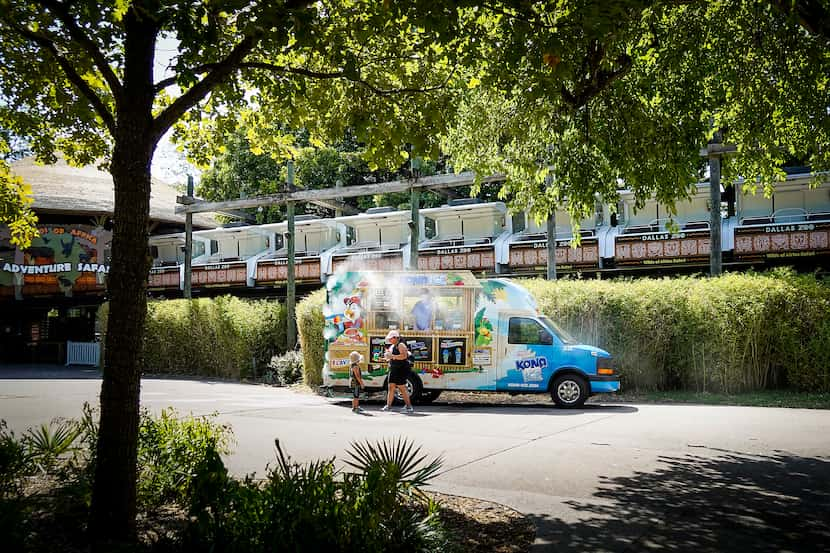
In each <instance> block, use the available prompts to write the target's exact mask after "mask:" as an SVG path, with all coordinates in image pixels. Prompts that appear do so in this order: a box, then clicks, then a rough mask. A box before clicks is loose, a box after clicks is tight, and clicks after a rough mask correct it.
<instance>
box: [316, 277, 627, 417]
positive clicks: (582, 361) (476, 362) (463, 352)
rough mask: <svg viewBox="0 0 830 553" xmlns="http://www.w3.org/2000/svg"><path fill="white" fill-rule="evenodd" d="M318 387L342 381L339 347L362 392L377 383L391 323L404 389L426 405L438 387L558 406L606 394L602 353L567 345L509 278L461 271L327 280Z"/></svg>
mask: <svg viewBox="0 0 830 553" xmlns="http://www.w3.org/2000/svg"><path fill="white" fill-rule="evenodd" d="M326 288H327V304H326V306H325V307H324V311H323V312H324V315H325V330H324V336H325V342H326V354H325V364H324V367H323V380H324V385H325V386H327V387H330V388H332V389H342V388H345V387H347V386H348V385H349V353H351V352H352V351H357V352H359V353H361V354H362V355H363V358H364V363H363V365H362V366H361V372H362V373H363V379H364V382H365V384H366V388H367V390H368V391H370V392H372V391H380V390H383V389H385V388H386V378H387V373H388V364H387V363H386V362H385V361H384V359H383V353H384V349H385V347H387V344H386V343H385V338H386V335H387V333H388V332H389V331H390V330H393V329H394V330H397V331H398V332H399V333H400V335H401V342H403V343H405V344H406V347H407V348H408V349H409V351H410V353H411V354H412V355H411V357H410V360H412V361H414V363H413V370H412V371H411V373H410V375H409V377H408V380H407V388H408V391H409V392H410V394H411V396H412V397H413V399H414V400H415V401H416V402H420V403H427V402H430V401H432V400H434V399H435V398H437V397H438V395H439V394H440V393H441V392H442V391H443V390H465V391H491V392H508V393H523V394H524V393H549V394H550V395H551V397H552V398H553V401H554V402H555V403H556V404H557V405H558V406H560V407H579V406H581V405H582V404H583V403H584V402H585V400H586V399H588V397H589V396H590V395H593V394H597V393H602V392H616V391H618V390H619V389H620V379H619V375H618V374H617V373H616V371H615V369H614V364H613V361H612V359H611V356H610V355H609V354H608V353H607V352H606V351H604V350H601V349H599V348H596V347H593V346H588V345H584V344H579V343H577V342H576V341H575V340H574V339H573V338H572V337H570V336H569V335H568V334H567V333H566V332H564V331H563V330H562V329H560V328H559V327H558V326H557V325H556V323H554V322H553V321H551V320H550V319H549V318H548V317H546V316H544V315H542V314H541V313H539V310H538V309H537V308H536V301H535V300H534V299H533V297H532V296H531V295H530V293H529V292H528V291H527V290H525V289H524V288H522V287H521V286H519V285H518V284H515V283H514V282H511V281H509V280H505V279H486V280H478V279H476V278H475V277H474V276H473V274H472V273H470V272H469V271H456V272H426V271H424V272H371V271H352V272H341V273H338V274H335V275H332V276H331V277H329V279H328V281H327V285H326Z"/></svg>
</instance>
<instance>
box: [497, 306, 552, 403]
mask: <svg viewBox="0 0 830 553" xmlns="http://www.w3.org/2000/svg"><path fill="white" fill-rule="evenodd" d="M498 353H499V355H500V357H501V359H500V361H499V363H498V370H497V376H496V389H497V390H502V391H515V392H519V391H527V392H533V391H539V390H541V391H544V390H546V389H547V381H548V378H550V374H551V372H552V366H551V365H552V361H553V359H555V357H556V346H555V345H554V339H553V336H551V334H550V332H549V331H548V330H547V329H546V328H545V327H544V326H542V324H541V323H540V322H539V321H537V320H536V319H535V318H534V317H533V316H531V315H528V314H527V313H515V314H513V313H503V317H501V318H500V319H499V352H498Z"/></svg>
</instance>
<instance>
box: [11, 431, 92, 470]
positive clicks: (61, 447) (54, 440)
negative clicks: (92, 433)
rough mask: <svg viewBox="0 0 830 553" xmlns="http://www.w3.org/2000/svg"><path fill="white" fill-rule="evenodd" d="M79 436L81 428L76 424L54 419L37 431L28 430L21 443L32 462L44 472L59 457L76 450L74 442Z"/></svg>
mask: <svg viewBox="0 0 830 553" xmlns="http://www.w3.org/2000/svg"><path fill="white" fill-rule="evenodd" d="M80 434H81V427H80V426H79V425H78V424H77V423H76V422H74V421H71V420H61V419H56V420H54V421H52V422H51V423H50V424H41V425H40V426H39V427H38V428H37V429H31V428H30V429H29V430H28V431H27V432H26V435H25V436H24V437H23V443H24V445H25V447H26V449H27V451H28V453H29V455H30V456H31V458H32V459H33V460H34V462H35V463H36V464H37V465H38V466H39V467H40V469H41V470H42V471H44V472H46V471H48V470H49V468H51V467H52V466H54V464H55V463H56V462H57V460H58V459H59V458H60V457H61V456H63V455H65V454H67V453H72V452H74V451H76V450H77V449H78V448H77V446H76V445H75V440H77V438H78V436H80Z"/></svg>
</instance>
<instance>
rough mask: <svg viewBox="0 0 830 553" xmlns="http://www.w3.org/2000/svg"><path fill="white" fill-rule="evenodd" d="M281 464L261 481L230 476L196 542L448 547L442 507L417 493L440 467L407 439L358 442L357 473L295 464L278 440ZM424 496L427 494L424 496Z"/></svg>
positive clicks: (243, 546) (249, 547)
mask: <svg viewBox="0 0 830 553" xmlns="http://www.w3.org/2000/svg"><path fill="white" fill-rule="evenodd" d="M277 454H278V455H277V465H276V466H275V467H274V468H271V469H269V471H268V474H267V478H266V479H265V481H264V482H263V483H258V482H254V481H253V479H251V478H247V479H245V480H244V481H241V482H240V481H228V487H227V488H226V489H225V490H223V491H222V493H220V494H217V496H216V501H215V503H213V504H211V505H209V506H206V507H208V508H204V509H202V511H201V512H200V513H199V514H197V524H196V527H195V528H194V530H195V531H194V534H193V536H191V540H192V543H190V544H189V546H190V547H191V548H193V549H199V548H201V547H204V546H206V545H207V544H209V546H210V548H211V549H212V550H214V551H245V552H260V551H262V552H265V551H273V550H277V549H279V548H280V547H281V546H284V544H291V550H292V551H296V552H305V551H308V552H314V551H340V552H345V551H355V552H358V551H360V552H365V553H381V552H394V551H401V552H403V551H407V552H409V551H436V552H437V551H445V550H446V546H447V540H446V537H445V535H444V532H443V531H442V528H441V526H440V523H439V521H438V519H437V516H436V515H437V506H436V505H435V504H434V503H432V502H428V501H427V502H425V503H423V504H424V506H425V507H426V514H425V515H423V514H420V513H419V511H418V510H416V509H413V508H412V504H411V503H409V502H407V501H406V499H407V498H409V499H411V498H413V497H415V495H416V494H415V493H414V492H416V491H419V487H420V486H422V485H424V484H426V483H427V482H428V481H429V479H430V478H431V477H433V476H434V475H435V474H436V473H437V471H438V469H439V468H440V465H441V461H440V460H433V461H430V462H426V463H424V457H423V456H422V455H421V454H420V450H419V449H418V448H414V447H413V446H412V445H411V444H410V443H408V442H406V441H397V442H394V443H383V444H378V445H371V444H361V445H358V444H354V445H353V451H352V454H351V455H352V466H353V467H355V468H357V469H358V472H356V473H339V472H338V471H337V470H336V469H335V466H334V461H333V460H326V461H316V462H312V463H308V464H305V465H300V464H296V463H292V462H291V461H290V459H289V458H287V457H286V456H285V455H284V454H283V452H282V449H281V448H280V446H279V442H277ZM418 497H422V496H418Z"/></svg>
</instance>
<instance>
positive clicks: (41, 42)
mask: <svg viewBox="0 0 830 553" xmlns="http://www.w3.org/2000/svg"><path fill="white" fill-rule="evenodd" d="M7 24H8V25H9V26H10V27H11V28H12V29H13V30H14V31H16V32H17V34H19V35H20V36H22V37H23V38H25V39H28V40H30V41H32V42H34V43H35V44H37V45H38V46H40V47H41V48H43V49H44V50H46V51H47V52H49V53H50V54H51V55H52V57H54V58H55V61H57V62H58V65H60V67H61V69H63V72H64V73H65V74H66V78H67V79H69V81H70V82H71V83H72V84H73V85H75V87H76V88H77V89H78V90H79V91H80V93H81V94H82V95H83V96H84V97H86V99H87V100H89V103H90V104H92V107H93V109H94V110H95V112H96V113H97V114H98V116H99V117H101V119H102V120H103V121H104V124H105V125H106V126H107V129H108V130H109V132H110V134H111V135H112V136H115V118H114V117H113V115H112V113H110V111H109V109H108V108H107V106H106V104H105V103H104V101H103V100H102V99H101V97H100V96H98V94H96V93H95V91H94V90H93V89H92V87H91V86H89V84H88V83H87V82H86V81H85V80H83V79H82V78H81V76H80V75H79V74H78V72H77V71H76V70H75V67H74V66H73V65H72V62H71V61H69V60H68V59H67V58H66V57H64V56H62V55H61V54H60V52H58V48H57V46H56V45H55V42H54V41H53V40H52V39H50V38H49V37H47V36H44V35H41V34H38V33H35V32H33V31H30V30H29V29H27V28H26V27H22V26H20V25H17V24H14V23H11V22H9V21H7Z"/></svg>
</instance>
